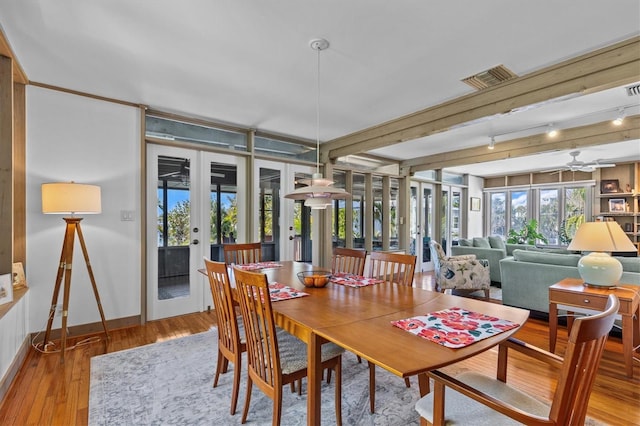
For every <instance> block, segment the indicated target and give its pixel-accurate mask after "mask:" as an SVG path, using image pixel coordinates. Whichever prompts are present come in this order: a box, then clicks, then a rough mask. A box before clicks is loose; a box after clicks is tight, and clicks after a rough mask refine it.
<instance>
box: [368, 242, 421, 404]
mask: <svg viewBox="0 0 640 426" xmlns="http://www.w3.org/2000/svg"><path fill="white" fill-rule="evenodd" d="M369 262H370V263H369V277H371V278H376V279H380V280H383V281H384V282H387V283H394V284H398V285H406V286H412V285H413V276H414V273H415V268H416V256H414V255H412V254H404V253H384V252H379V251H374V252H372V253H371V254H370V256H369ZM375 368H376V366H375V364H373V363H372V362H369V408H370V410H371V412H372V413H374V412H375V401H376V370H375ZM404 383H405V385H406V386H407V387H411V382H409V378H408V377H405V379H404Z"/></svg>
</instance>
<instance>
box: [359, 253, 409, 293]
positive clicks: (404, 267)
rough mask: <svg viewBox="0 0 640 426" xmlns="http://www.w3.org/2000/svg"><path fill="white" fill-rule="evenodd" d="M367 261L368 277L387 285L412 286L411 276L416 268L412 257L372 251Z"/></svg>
mask: <svg viewBox="0 0 640 426" xmlns="http://www.w3.org/2000/svg"><path fill="white" fill-rule="evenodd" d="M369 261H370V267H369V277H372V278H377V279H380V280H384V281H385V282H388V283H396V284H400V285H408V286H410V285H413V274H414V272H415V268H416V257H415V256H414V255H412V254H402V253H382V252H379V251H374V252H372V253H371V255H370V258H369Z"/></svg>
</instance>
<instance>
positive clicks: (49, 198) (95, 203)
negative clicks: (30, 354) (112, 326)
mask: <svg viewBox="0 0 640 426" xmlns="http://www.w3.org/2000/svg"><path fill="white" fill-rule="evenodd" d="M101 211H102V205H101V198H100V187H99V186H96V185H85V184H79V183H74V182H57V183H45V184H42V213H45V214H70V215H71V216H70V217H64V221H65V222H66V223H67V227H66V231H65V234H64V240H63V243H62V254H61V255H60V263H59V267H58V275H57V277H56V283H55V286H54V288H53V297H52V300H51V309H50V311H49V319H48V322H47V330H46V332H45V335H44V340H43V342H42V346H43V347H42V349H43V350H44V352H51V351H49V350H48V348H49V345H50V342H49V336H50V334H51V326H52V324H53V318H54V316H55V312H56V307H57V304H58V296H59V294H60V286H61V284H62V279H63V278H64V294H63V302H62V329H61V333H62V336H61V340H60V341H61V350H60V362H64V353H65V350H66V337H67V317H68V309H69V292H70V290H71V271H72V267H73V247H74V243H75V235H76V232H77V234H78V239H79V240H80V246H81V248H82V254H83V255H84V260H85V263H86V265H87V270H88V272H89V278H90V279H91V285H92V286H93V293H94V295H95V297H96V302H97V304H98V310H99V311H100V317H101V319H102V326H103V327H104V332H105V335H106V337H107V339H108V338H109V334H108V332H107V323H106V321H105V318H104V312H103V310H102V303H101V302H100V295H99V294H98V287H97V286H96V281H95V278H94V276H93V270H92V269H91V262H90V261H89V255H88V253H87V247H86V246H85V243H84V237H83V235H82V229H81V228H80V221H81V220H82V218H81V217H76V216H75V214H77V213H82V214H96V213H100V212H101Z"/></svg>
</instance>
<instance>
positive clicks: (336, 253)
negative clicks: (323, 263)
mask: <svg viewBox="0 0 640 426" xmlns="http://www.w3.org/2000/svg"><path fill="white" fill-rule="evenodd" d="M366 259H367V251H366V250H358V249H348V248H342V247H336V248H334V249H333V257H332V258H331V273H332V274H337V273H343V274H354V275H363V274H364V264H365V260H366Z"/></svg>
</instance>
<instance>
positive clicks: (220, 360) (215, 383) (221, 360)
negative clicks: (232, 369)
mask: <svg viewBox="0 0 640 426" xmlns="http://www.w3.org/2000/svg"><path fill="white" fill-rule="evenodd" d="M223 364H224V357H223V356H222V352H220V350H218V362H217V363H216V375H215V376H214V378H213V387H214V388H215V387H216V386H218V378H219V377H220V371H222V368H223Z"/></svg>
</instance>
